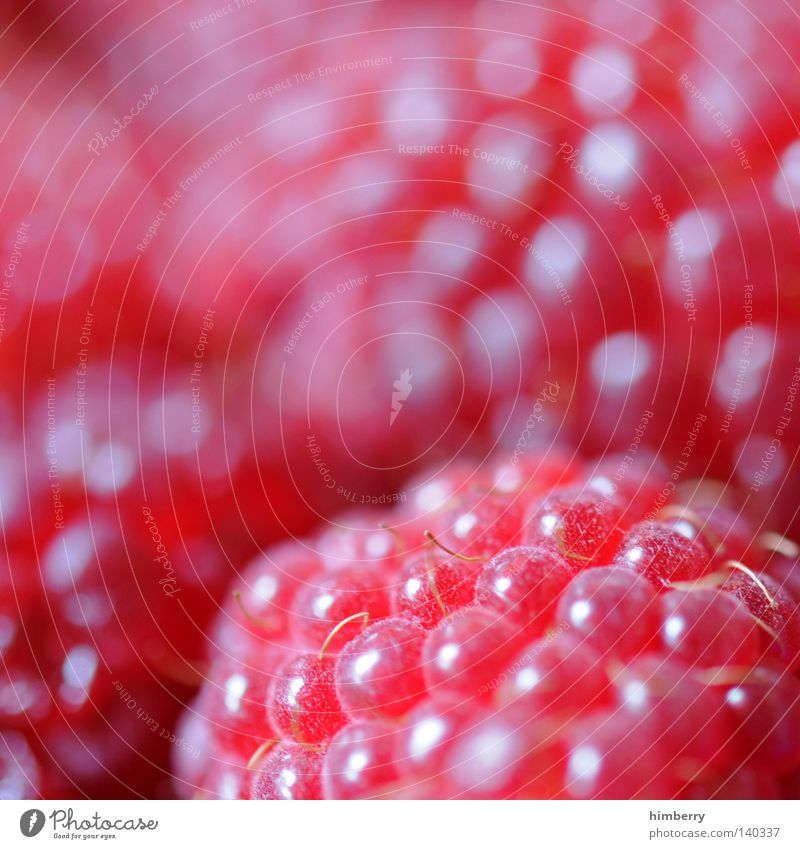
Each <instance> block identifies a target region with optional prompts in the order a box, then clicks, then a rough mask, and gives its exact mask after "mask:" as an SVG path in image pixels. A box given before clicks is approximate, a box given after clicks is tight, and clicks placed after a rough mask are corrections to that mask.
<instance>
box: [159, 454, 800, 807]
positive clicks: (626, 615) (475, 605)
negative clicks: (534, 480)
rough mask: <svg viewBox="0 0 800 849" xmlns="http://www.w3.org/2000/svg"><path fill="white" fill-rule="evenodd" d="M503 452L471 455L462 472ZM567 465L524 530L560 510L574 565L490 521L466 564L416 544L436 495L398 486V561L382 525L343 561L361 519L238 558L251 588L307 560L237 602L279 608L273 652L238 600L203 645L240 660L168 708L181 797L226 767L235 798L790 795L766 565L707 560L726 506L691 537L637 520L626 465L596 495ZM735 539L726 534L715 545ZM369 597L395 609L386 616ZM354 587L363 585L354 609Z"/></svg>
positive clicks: (509, 495)
mask: <svg viewBox="0 0 800 849" xmlns="http://www.w3.org/2000/svg"><path fill="white" fill-rule="evenodd" d="M502 465H503V464H502V462H500V463H497V464H493V463H487V464H486V465H485V466H484V467H483V468H481V469H480V470H479V474H480V477H481V478H483V479H489V478H491V477H492V476H493V475H494V474H495V473H496V472H497V470H498V469H500V468H501V467H502ZM581 475H582V477H580V476H579V477H577V478H575V477H573V476H572V475H570V474H569V472H568V473H567V474H566V477H567V478H569V479H570V483H569V485H568V486H566V487H563V488H559V487H555V488H554V489H553V490H552V491H551V492H550V493H549V494H548V495H547V496H545V497H544V498H543V499H540V500H539V501H538V502H537V503H536V504H535V505H534V506H532V507H531V508H530V512H531V516H532V517H536V524H535V527H536V528H537V529H538V531H541V530H542V529H544V530H549V529H551V528H552V527H561V528H563V529H564V536H565V539H566V540H567V543H568V545H569V547H570V548H569V550H570V551H572V553H573V554H574V553H575V549H576V548H577V547H579V546H581V545H584V546H585V547H584V548H583V550H582V551H586V552H595V553H596V552H597V551H602V552H603V557H604V558H606V564H605V565H595V561H596V560H599V559H600V558H599V555H595V556H590V555H589V554H586V555H583V553H582V552H581V553H582V557H583V556H585V558H586V559H581V558H576V557H573V558H570V557H569V556H567V555H565V553H564V551H563V550H562V547H560V546H559V545H557V544H554V542H553V537H552V535H550V536H548V535H547V534H541V533H540V534H539V536H540V539H539V547H531V546H527V545H523V546H519V545H517V544H516V540H515V538H514V536H513V535H511V536H508V537H507V538H506V542H505V544H504V545H503V544H501V547H500V550H499V551H496V552H494V553H493V556H492V557H491V558H489V559H488V560H487V561H486V562H483V559H481V560H479V561H472V560H464V559H460V558H464V557H474V556H477V555H474V554H470V555H463V554H460V553H456V554H448V553H447V552H445V551H443V550H442V548H441V547H437V543H439V546H441V545H443V543H441V542H440V540H441V539H442V538H447V537H446V532H447V530H448V528H450V527H451V524H452V517H453V509H452V507H451V506H450V505H449V504H448V503H447V502H446V501H445V502H441V501H440V502H439V503H438V506H436V505H431V504H425V505H424V506H423V505H418V507H417V508H416V509H417V510H418V511H419V512H424V513H425V522H424V527H425V530H427V531H429V533H428V534H427V535H426V534H425V533H424V532H423V530H422V529H421V527H422V526H420V525H418V524H417V525H416V526H417V527H418V531H417V533H418V538H417V540H416V541H415V540H414V539H413V537H412V536H409V537H408V538H407V539H405V540H404V541H403V545H404V546H407V547H408V553H407V556H408V557H409V560H408V562H407V563H406V564H405V565H404V566H403V567H402V568H400V569H399V570H398V557H397V551H396V547H395V545H393V544H387V545H384V546H382V547H381V551H382V556H380V555H378V553H377V548H376V549H375V551H374V555H375V556H373V557H371V558H365V557H364V552H366V551H367V545H366V544H367V540H368V539H370V538H371V536H372V535H373V534H374V533H375V532H374V530H371V529H369V528H366V527H363V525H362V526H353V527H351V528H349V529H347V530H337V531H336V532H335V533H333V534H332V533H331V532H323V533H322V534H320V535H319V536H318V537H316V538H310V539H308V540H305V541H303V542H301V543H298V544H297V548H296V550H295V551H296V553H298V554H299V552H300V551H309V552H313V551H315V550H317V549H324V550H325V551H326V552H327V554H326V555H325V556H324V557H321V558H319V559H315V558H314V557H311V561H310V562H309V563H306V561H305V560H304V559H303V558H299V557H298V558H297V559H296V560H295V559H294V555H292V554H291V551H290V550H288V549H286V548H285V546H284V548H283V549H277V550H276V551H275V552H274V553H271V552H269V551H267V552H266V553H265V556H263V557H260V558H258V559H257V560H256V561H254V562H253V565H252V566H251V567H250V569H249V570H248V578H247V579H248V583H249V584H250V585H251V586H253V587H256V586H259V585H261V584H262V581H261V577H262V576H263V577H264V580H267V579H268V578H270V576H274V565H273V564H274V563H275V562H277V561H278V559H281V558H282V560H283V562H285V563H287V564H291V563H293V562H296V563H297V564H298V567H297V568H298V575H307V574H309V571H308V570H309V569H310V570H311V572H310V574H311V575H312V577H311V578H310V579H309V584H308V585H307V586H306V587H304V588H302V589H301V590H300V591H299V592H298V593H297V595H295V596H294V598H293V599H291V600H288V601H284V600H283V597H282V596H279V595H274V596H272V597H271V598H269V599H268V598H266V597H264V598H263V599H262V602H263V603H262V604H261V606H260V608H259V611H258V612H259V618H263V619H264V620H265V621H267V622H269V621H272V618H273V616H274V615H275V614H281V616H282V617H283V618H282V619H281V618H280V617H279V621H280V622H281V623H282V624H281V626H280V628H279V633H280V635H282V636H281V640H282V643H281V646H280V648H278V647H276V646H275V645H273V644H272V643H271V641H270V636H269V635H270V632H269V629H266V630H259V629H258V628H255V627H254V625H253V623H252V622H250V621H249V620H248V618H247V617H246V616H245V617H242V618H241V620H240V621H239V622H238V623H237V622H235V621H232V620H229V621H230V623H231V624H230V625H229V627H230V628H231V629H233V628H234V627H235V628H238V629H239V630H238V633H239V636H238V637H237V638H233V636H231V638H230V639H228V640H226V642H225V644H224V645H236V646H238V647H239V651H242V652H244V654H243V655H241V657H242V658H243V660H242V661H241V662H239V661H236V662H232V661H231V660H230V659H226V658H225V657H224V654H223V655H222V656H220V657H219V658H218V659H217V660H216V661H215V663H214V666H213V667H212V671H211V678H210V680H209V682H208V683H207V684H206V685H205V686H204V688H203V690H202V691H201V696H200V701H199V703H198V704H199V708H195V712H193V713H190V714H189V715H188V718H187V721H186V727H187V728H188V731H187V734H188V733H189V731H191V736H192V739H193V740H195V741H197V742H196V745H197V746H198V747H199V748H200V749H201V751H202V752H203V758H202V759H201V761H202V762H201V764H200V765H197V764H192V763H188V762H186V761H185V760H181V761H179V762H177V763H176V767H177V769H178V779H179V781H180V782H181V790H182V792H184V793H185V792H186V788H189V787H191V786H192V785H194V786H195V787H196V788H197V787H199V788H200V792H202V793H205V794H206V795H209V796H225V795H228V796H236V795H240V794H241V793H242V792H244V791H243V789H242V788H246V787H248V786H249V787H250V793H251V795H253V796H255V797H263V798H310V797H313V798H320V797H325V798H331V799H351V798H359V799H360V798H455V797H459V798H506V797H514V798H578V799H583V798H662V797H663V798H706V797H713V798H723V797H724V798H727V797H738V796H741V795H743V794H746V793H752V794H753V795H765V796H770V795H772V796H775V795H779V794H783V793H786V792H793V791H791V790H790V789H787V788H791V787H793V786H794V784H793V783H792V782H793V780H794V779H793V778H792V777H791V776H792V773H793V771H794V770H796V769H797V768H798V767H799V766H800V749H798V747H797V746H796V745H795V744H794V742H793V740H794V737H793V736H792V735H793V728H794V726H793V725H792V723H793V722H794V714H795V712H796V710H795V709H796V707H797V705H798V704H800V692H796V691H797V689H798V686H799V685H798V683H797V679H796V677H795V676H794V675H793V673H792V671H791V663H792V661H793V657H794V655H793V654H792V650H791V645H793V643H791V634H792V633H793V630H792V629H793V627H794V626H793V623H794V618H793V616H794V613H793V610H794V608H790V606H789V604H790V602H789V595H788V592H787V591H786V590H785V589H781V588H780V587H779V586H778V585H776V583H775V581H774V579H773V578H771V577H769V576H768V575H765V574H763V573H758V572H756V571H753V570H751V569H749V568H748V567H747V566H745V565H744V564H742V563H734V562H733V561H725V562H724V564H723V563H721V562H720V559H719V558H720V557H721V556H723V551H724V549H718V550H716V553H715V549H714V548H713V542H711V541H710V539H711V536H712V535H713V534H719V535H721V536H723V537H724V539H726V540H728V539H731V538H733V536H734V531H735V533H736V534H739V533H741V530H742V528H744V527H746V526H747V525H746V524H744V522H743V521H740V519H739V518H738V517H739V514H738V512H736V510H735V509H734V510H732V512H730V513H725V512H721V511H710V512H706V513H705V514H704V515H705V516H706V519H707V524H708V526H709V527H710V526H711V523H712V520H713V522H714V525H713V527H714V531H713V534H712V533H711V532H709V530H708V528H707V527H705V525H706V522H705V521H703V520H702V519H700V518H699V517H700V515H701V514H700V513H699V512H694V508H692V507H689V506H688V505H687V504H685V503H681V502H677V501H675V502H668V503H667V504H665V505H662V507H661V508H660V509H661V510H663V515H664V516H665V518H664V519H660V520H653V519H645V515H646V511H649V510H650V509H651V508H652V498H651V497H650V496H648V497H646V498H639V497H638V496H639V495H640V494H641V493H642V492H643V491H645V490H649V491H650V492H651V493H652V492H653V488H652V487H650V484H649V482H648V481H647V479H646V478H645V477H644V476H634V477H632V478H631V479H630V480H631V481H635V483H633V484H632V485H631V488H630V489H627V488H626V487H623V486H621V487H619V488H618V490H619V491H617V492H614V493H610V492H608V491H607V489H608V487H607V484H608V480H607V481H606V483H601V482H600V476H599V475H598V473H597V470H596V469H590V467H589V465H587V468H586V469H584V470H582V471H581ZM659 480H661V479H660V478H659ZM448 485H449V484H448V482H447V480H443V481H440V482H437V480H436V478H435V476H433V477H432V479H431V481H430V483H429V486H430V487H432V488H433V489H436V488H438V489H439V490H440V491H442V492H444V491H446V490H447V489H448ZM706 486H707V488H710V486H711V482H708V483H707V484H706ZM523 492H524V490H521V489H519V488H517V487H511V488H510V489H509V490H508V491H507V492H505V493H504V494H503V493H501V492H499V491H494V492H493V494H492V502H493V510H492V511H491V512H490V513H489V514H487V521H488V522H489V524H488V526H487V527H485V528H483V527H478V526H477V525H473V526H472V528H471V532H472V531H474V532H476V533H475V535H474V536H473V539H476V540H477V539H479V538H480V537H481V536H484V535H485V536H486V538H489V537H493V538H494V539H496V540H499V539H500V534H501V531H499V530H498V531H497V533H495V529H494V527H493V526H494V525H495V524H496V525H497V526H498V528H500V529H502V528H503V527H504V525H503V523H504V516H505V512H504V511H503V509H502V507H503V504H504V502H508V503H509V504H511V503H513V502H514V501H516V500H519V499H520V497H521V494H522V493H523ZM698 506H699V505H698V504H695V507H698ZM409 517H410V518H411V519H412V520H413V518H414V516H413V511H412V509H411V508H410V507H409V505H408V504H405V505H401V506H400V507H398V508H397V509H396V510H395V511H393V512H389V513H386V514H385V515H384V517H383V518H384V522H385V524H386V525H387V526H388V527H392V526H393V525H399V524H401V523H403V522H407V521H408V520H409ZM548 517H550V518H548ZM733 517H737V518H733ZM698 520H699V521H700V525H702V526H703V527H702V528H701V527H700V526H698V524H697V521H698ZM357 521H358V522H360V521H361V519H360V518H359V519H358V520H357ZM377 521H378V519H377V518H376V524H377ZM440 522H441V523H442V524H441V525H440V524H439V523H440ZM411 524H412V525H414V524H416V523H414V522H413V521H412V523H411ZM631 524H632V527H630V526H631ZM689 526H691V527H689ZM726 528H727V531H726ZM682 531H685V532H686V533H683V532H682ZM765 540H766V541H765V544H766V543H767V542H769V538H765ZM337 541H338V542H337ZM345 541H346V545H340V544H339V543H344V542H345ZM334 543H335V544H334ZM786 544H787V543H786V542H784V543H783V545H784V547H785V546H786ZM398 546H399V543H398ZM750 547H751V546H750V545H749V544H748V543H747V542H746V541H745V540H744V539H743V538H742V539H741V541H740V542H736V543H735V546H734V547H732V548H731V549H729V550H730V551H733V550H742V551H746V550H748V549H749V548H750ZM333 550H336V551H338V552H339V554H338V555H337V557H336V558H333V559H331V558H330V557H329V554H330V552H331V551H333ZM347 551H350V552H351V553H352V554H351V556H352V557H353V558H354V559H353V560H352V561H348V560H347V555H346V553H345V552H347ZM636 552H641V556H639V555H638V554H636ZM609 562H611V563H612V564H614V565H608V563H609ZM290 568H291V567H290ZM317 570H318V571H317ZM476 570H479V571H480V575H479V577H478V580H477V585H476V587H475V589H473V585H472V583H471V580H472V577H471V576H473V575H474V573H475V571H476ZM356 577H357V578H358V581H356V580H355V579H356ZM648 577H651V578H653V579H652V580H648ZM432 579H435V580H436V582H437V584H436V591H435V592H434V591H433V587H432V585H431V583H430V582H431V581H432ZM415 582H416V583H415ZM438 582H441V583H438ZM462 583H463V584H464V586H465V587H468V588H469V591H468V592H466V593H465V595H464V596H463V597H462V596H460V595H458V593H459V592H460V587H461V585H462ZM348 589H350V592H351V593H352V595H353V596H354V599H355V601H354V603H353V604H349V603H348V604H346V605H344V604H343V605H342V606H341V608H340V609H339V614H338V615H341V616H342V618H341V619H340V620H339V621H338V622H336V621H334V620H333V619H332V618H331V619H328V618H327V616H328V615H329V614H328V615H326V616H325V617H322V616H318V615H316V614H315V611H317V610H318V609H321V608H319V605H318V604H317V602H316V600H317V599H321V598H322V599H326V600H328V601H329V603H327V606H326V607H325V609H326V611H327V610H329V609H331V608H332V607H333V606H334V605H337V604H340V600H341V599H343V598H345V597H346V592H347V590H348ZM387 597H390V598H391V599H392V605H393V607H394V609H395V610H398V612H396V613H394V614H388V613H387V610H386V608H385V607H384V606H382V605H383V604H384V602H385V600H386V598H387ZM373 598H378V599H381V600H382V601H381V604H379V605H377V606H372V607H371V601H370V599H373ZM356 601H357V603H356ZM440 602H441V603H442V606H441V607H440V606H439V604H440ZM773 603H774V605H773ZM284 604H286V605H287V608H286V609H284V607H283V605H284ZM323 606H325V605H323ZM368 608H369V609H370V610H371V611H372V614H371V616H370V617H369V618H370V621H369V622H366V620H367V618H368V617H367V615H366V614H367V612H368V611H367V609H368ZM354 611H355V612H354ZM400 611H402V612H400ZM374 616H377V618H376V619H375V621H372V619H373V617H374ZM287 620H288V621H287ZM323 622H324V627H322V624H321V623H323ZM326 629H327V633H325V631H326ZM232 634H233V632H232ZM770 646H771V648H770ZM312 647H313V648H312ZM765 650H768V652H769V653H771V654H772V655H777V656H776V657H772V656H770V657H767V656H765ZM220 651H221V652H223V653H224V651H225V648H224V646H223V645H221V647H220ZM244 658H246V660H245V659H244ZM247 670H259V671H258V673H254V672H252V671H247ZM270 679H271V683H270V684H269V686H268V688H265V686H264V682H266V681H269V680H270ZM251 687H252V689H251ZM265 689H266V697H265V696H264V695H263V693H264V690H265ZM251 692H252V694H253V697H252V699H249V695H250V693H251ZM220 697H222V704H221V705H220ZM264 698H265V699H266V711H265V712H264V711H261V710H260V707H261V704H262V701H263V700H264ZM205 705H207V706H208V708H204V707H203V706H205ZM251 707H252V709H251ZM795 736H796V735H795ZM275 740H277V741H278V743H277V744H275V743H274V741H275ZM265 752H266V754H265ZM248 775H249V776H250V777H249V778H248ZM756 785H757V788H758V789H754V788H755V786H756ZM195 792H196V791H195Z"/></svg>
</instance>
